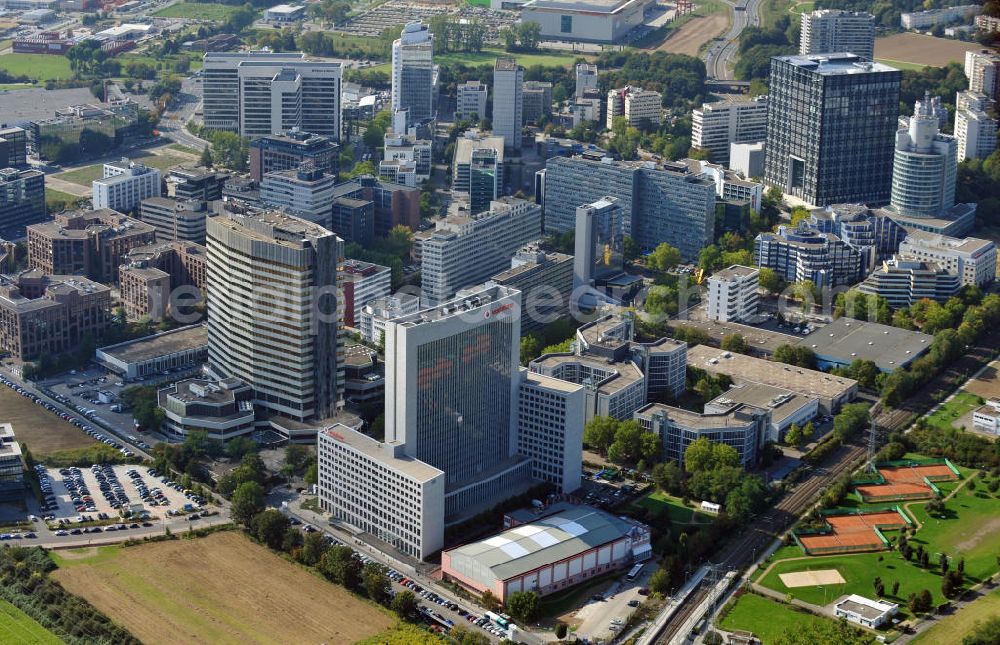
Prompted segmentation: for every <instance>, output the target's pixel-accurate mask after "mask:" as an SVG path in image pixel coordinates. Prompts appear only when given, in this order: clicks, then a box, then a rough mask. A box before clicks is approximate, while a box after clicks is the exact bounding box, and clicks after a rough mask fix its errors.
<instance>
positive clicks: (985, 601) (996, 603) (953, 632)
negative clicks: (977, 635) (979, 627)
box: [910, 589, 1000, 645]
mask: <svg viewBox="0 0 1000 645" xmlns="http://www.w3.org/2000/svg"><path fill="white" fill-rule="evenodd" d="M997 615H1000V589H998V590H994V591H993V592H992V593H990V594H987V595H985V596H983V597H982V598H980V599H979V600H977V601H975V602H974V603H972V604H971V605H967V606H965V607H963V608H962V609H960V610H959V611H957V612H956V613H954V614H952V615H951V616H946V617H944V618H942V619H940V620H938V621H937V622H936V623H935V624H934V626H933V627H931V628H930V629H928V630H927V631H925V632H921V634H920V635H919V636H917V637H916V638H914V639H913V640H912V641H910V642H911V643H914V644H916V643H921V644H922V645H959V644H960V643H961V642H962V638H963V637H964V636H965V635H966V634H968V633H969V632H971V631H972V628H973V627H975V625H976V622H977V621H985V620H988V619H990V618H993V617H994V616H997Z"/></svg>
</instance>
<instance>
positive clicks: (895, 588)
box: [892, 580, 899, 598]
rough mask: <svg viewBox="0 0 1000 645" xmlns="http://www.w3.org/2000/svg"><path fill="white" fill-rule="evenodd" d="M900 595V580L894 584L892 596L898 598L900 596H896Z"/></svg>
mask: <svg viewBox="0 0 1000 645" xmlns="http://www.w3.org/2000/svg"><path fill="white" fill-rule="evenodd" d="M898 593H899V580H896V581H895V582H893V583H892V595H893V597H894V598H897V597H898V596H897V595H896V594H898Z"/></svg>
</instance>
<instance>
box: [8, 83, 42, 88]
mask: <svg viewBox="0 0 1000 645" xmlns="http://www.w3.org/2000/svg"><path fill="white" fill-rule="evenodd" d="M32 87H38V86H37V85H35V84H34V83H0V90H26V89H28V88H32Z"/></svg>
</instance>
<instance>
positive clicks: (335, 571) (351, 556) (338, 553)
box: [319, 545, 362, 589]
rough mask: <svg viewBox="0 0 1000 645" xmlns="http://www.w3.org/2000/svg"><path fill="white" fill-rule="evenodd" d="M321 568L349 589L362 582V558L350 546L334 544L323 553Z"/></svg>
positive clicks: (327, 575)
mask: <svg viewBox="0 0 1000 645" xmlns="http://www.w3.org/2000/svg"><path fill="white" fill-rule="evenodd" d="M319 570H320V571H321V572H322V573H323V575H324V576H326V577H327V578H329V579H330V580H333V581H334V582H336V583H337V584H339V585H341V586H343V587H346V588H348V589H357V587H358V585H359V584H360V583H361V571H362V564H361V558H359V557H358V554H357V553H355V552H354V549H352V548H351V547H349V546H343V545H338V546H332V547H330V548H329V549H328V550H327V552H326V553H324V554H323V558H322V560H320V563H319Z"/></svg>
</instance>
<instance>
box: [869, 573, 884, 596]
mask: <svg viewBox="0 0 1000 645" xmlns="http://www.w3.org/2000/svg"><path fill="white" fill-rule="evenodd" d="M872 586H873V587H874V588H875V596H876V597H878V598H881V597H882V596H884V595H885V584H883V583H882V578H880V577H878V576H875V581H874V582H873V583H872Z"/></svg>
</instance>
